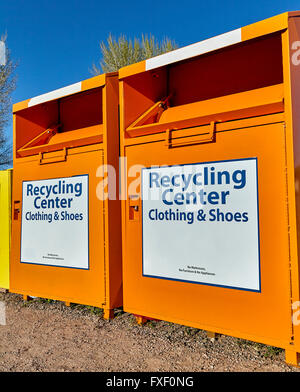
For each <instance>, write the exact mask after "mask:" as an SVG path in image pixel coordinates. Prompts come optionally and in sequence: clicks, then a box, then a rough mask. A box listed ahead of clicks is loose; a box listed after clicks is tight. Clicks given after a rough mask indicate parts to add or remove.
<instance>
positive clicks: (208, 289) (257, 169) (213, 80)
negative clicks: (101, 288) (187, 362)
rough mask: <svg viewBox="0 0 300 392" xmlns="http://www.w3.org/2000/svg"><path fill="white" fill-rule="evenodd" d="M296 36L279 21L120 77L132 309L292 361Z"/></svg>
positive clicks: (126, 279)
mask: <svg viewBox="0 0 300 392" xmlns="http://www.w3.org/2000/svg"><path fill="white" fill-rule="evenodd" d="M299 37H300V12H291V13H285V14H282V15H278V16H275V17H273V18H270V19H267V20H263V21H261V22H258V23H255V24H252V25H249V26H246V27H243V28H241V29H237V30H234V31H232V32H229V33H226V34H222V35H220V36H217V37H214V38H210V39H207V40H205V41H203V42H199V43H196V44H193V45H190V46H187V47H185V48H181V49H178V50H175V51H173V52H170V53H166V54H163V55H161V56H158V57H154V58H152V59H149V60H146V61H143V62H140V63H137V64H134V65H131V66H128V67H125V68H122V69H121V70H120V71H119V79H120V108H121V109H120V135H121V154H122V155H123V156H124V157H125V159H124V160H123V166H122V167H123V169H122V186H123V195H122V198H123V201H122V222H123V223H122V224H123V226H122V227H123V286H124V291H123V295H124V310H125V311H128V312H131V313H133V314H135V315H137V316H138V317H139V320H140V321H142V320H143V319H145V318H155V319H162V320H167V321H169V322H175V323H179V324H184V325H187V326H191V327H195V328H200V329H204V330H207V331H211V332H216V333H222V334H227V335H232V336H236V337H239V338H243V339H248V340H253V341H257V342H261V343H265V344H268V345H273V346H278V347H282V348H283V349H285V350H286V360H287V362H288V363H291V364H294V365H299V361H300V358H299V353H300V317H299V315H300V311H299V309H300V307H299V306H300V302H299V299H300V298H299V250H298V247H299V237H297V225H299V224H300V221H299V217H300V215H299V211H300V196H299V189H300V188H299V186H300V185H299V184H300V182H299V181H300V142H299V139H300V117H299V113H298V111H299V109H298V107H299V104H300V41H299ZM297 219H298V220H297ZM298 233H299V230H298ZM298 235H299V234H298Z"/></svg>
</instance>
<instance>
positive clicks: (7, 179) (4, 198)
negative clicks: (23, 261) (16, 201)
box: [0, 170, 12, 289]
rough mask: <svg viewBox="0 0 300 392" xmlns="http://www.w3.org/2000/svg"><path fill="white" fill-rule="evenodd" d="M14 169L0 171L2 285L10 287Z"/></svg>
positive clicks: (0, 268)
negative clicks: (12, 177)
mask: <svg viewBox="0 0 300 392" xmlns="http://www.w3.org/2000/svg"><path fill="white" fill-rule="evenodd" d="M11 176H12V170H3V171H0V287H1V288H4V289H9V254H10V251H9V249H10V227H11Z"/></svg>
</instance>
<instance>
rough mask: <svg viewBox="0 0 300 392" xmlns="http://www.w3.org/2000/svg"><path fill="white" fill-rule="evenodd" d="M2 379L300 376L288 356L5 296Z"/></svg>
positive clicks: (0, 330)
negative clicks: (22, 375)
mask: <svg viewBox="0 0 300 392" xmlns="http://www.w3.org/2000/svg"><path fill="white" fill-rule="evenodd" d="M0 301H5V303H6V315H7V325H6V326H0V371H9V372H11V371H15V372H23V371H35V372H47V371H59V372H69V371H100V372H101V371H197V372H199V371H210V372H211V371H248V372H251V371H263V372H266V371H280V372H291V371H293V372H296V371H299V370H298V369H296V368H293V367H291V366H287V365H286V364H285V362H284V352H283V351H282V350H280V349H276V348H274V347H269V346H265V345H262V344H257V343H252V342H249V341H245V340H242V339H236V338H232V337H228V336H223V335H222V336H220V337H219V338H218V339H216V340H213V341H212V340H211V339H209V338H207V336H206V333H205V331H201V330H197V329H194V328H188V327H183V326H180V325H177V324H172V323H167V322H164V321H158V322H154V321H151V322H148V323H147V324H145V325H143V326H139V325H137V324H136V322H135V319H134V317H133V316H132V315H130V314H128V313H124V312H122V311H121V310H120V311H118V312H117V315H116V318H115V319H114V320H112V321H106V320H103V318H102V311H101V310H100V309H98V308H93V307H87V306H81V305H72V306H71V307H69V308H68V307H66V306H65V305H64V304H63V303H62V302H58V301H49V300H43V299H38V298H37V299H34V300H32V301H29V302H24V301H23V299H22V297H21V296H20V295H15V294H4V293H0Z"/></svg>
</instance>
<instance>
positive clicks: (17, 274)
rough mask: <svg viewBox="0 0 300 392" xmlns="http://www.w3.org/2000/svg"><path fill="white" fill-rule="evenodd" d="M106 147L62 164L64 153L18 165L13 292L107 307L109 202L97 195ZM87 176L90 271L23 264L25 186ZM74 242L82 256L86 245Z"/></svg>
mask: <svg viewBox="0 0 300 392" xmlns="http://www.w3.org/2000/svg"><path fill="white" fill-rule="evenodd" d="M100 148H101V147H99V145H98V146H90V147H80V148H75V149H70V150H69V151H68V154H67V156H66V157H65V158H64V159H63V161H62V162H59V161H60V160H61V159H62V158H61V156H60V155H61V154H62V152H59V151H58V152H52V153H48V154H45V155H44V156H43V161H42V164H41V163H40V158H37V156H35V157H33V158H27V159H28V160H27V161H26V162H22V164H19V165H18V170H16V172H15V177H14V185H13V187H14V189H13V195H14V200H13V221H12V225H13V229H12V233H13V238H12V242H13V244H14V246H13V247H12V257H11V291H12V292H17V293H21V294H25V295H33V296H40V297H44V298H52V299H56V300H62V301H66V302H74V303H82V304H87V305H92V306H98V307H103V306H104V304H105V301H106V298H105V263H104V202H103V201H102V200H100V199H99V198H98V197H97V195H96V191H95V190H96V189H97V181H98V180H99V179H97V177H96V171H97V168H98V167H99V165H101V164H102V163H103V150H102V149H100ZM50 162H52V163H50ZM53 162H54V163H53ZM82 175H87V176H88V196H87V200H88V211H89V212H88V215H89V225H88V230H89V233H88V235H89V239H88V245H89V246H88V247H89V249H87V251H88V252H89V254H88V258H89V265H88V269H77V268H67V267H57V266H53V265H51V266H47V265H38V264H30V263H24V262H20V260H21V254H20V252H21V243H20V238H21V225H22V222H21V220H22V184H23V182H24V181H35V180H46V179H59V178H66V177H73V176H82ZM98 189H99V188H98ZM45 235H46V234H45ZM61 236H62V237H63V240H66V241H67V240H68V236H70V233H68V232H63V233H61ZM21 240H22V239H21ZM69 240H70V242H71V243H72V244H73V245H72V246H73V247H74V249H75V250H74V251H75V252H76V247H77V246H78V245H80V244H78V243H76V242H75V241H72V239H70V238H69ZM45 264H46V263H45Z"/></svg>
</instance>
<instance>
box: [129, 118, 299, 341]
mask: <svg viewBox="0 0 300 392" xmlns="http://www.w3.org/2000/svg"><path fill="white" fill-rule="evenodd" d="M247 121H248V120H243V122H244V124H245V125H244V127H243V128H242V127H241V128H239V129H236V128H237V126H236V125H234V126H233V127H232V128H231V129H230V126H229V125H228V126H227V129H226V130H225V128H224V130H222V131H217V132H216V135H215V139H214V140H213V141H212V142H209V140H206V142H205V143H202V144H201V143H200V141H198V143H197V141H196V138H194V139H193V142H191V143H189V140H188V139H187V138H181V139H180V143H179V139H177V140H176V139H174V140H171V141H170V139H169V137H167V139H166V140H162V138H161V137H160V138H159V137H158V139H157V141H153V142H148V143H145V144H142V143H141V144H136V145H129V146H126V147H125V155H126V157H127V167H128V168H131V167H132V166H133V165H136V164H141V165H144V166H145V167H150V166H163V165H184V164H191V163H199V162H214V161H226V160H240V159H245V158H256V159H257V187H258V202H259V204H258V211H259V238H260V251H259V253H260V283H261V290H260V292H259V291H257V292H253V291H246V290H239V289H232V288H228V287H214V286H209V285H203V284H195V283H188V282H184V281H174V280H166V279H159V278H155V277H146V276H143V271H142V263H143V253H142V252H143V250H142V241H143V238H142V237H143V230H142V229H143V228H142V221H143V220H142V203H141V200H140V199H139V200H138V201H134V200H135V199H134V198H135V196H138V197H139V196H140V193H141V188H138V190H137V192H136V195H135V194H134V192H133V191H132V189H134V187H133V185H134V181H135V182H136V177H130V176H129V175H128V174H127V183H128V196H129V199H128V200H127V201H126V202H125V215H124V216H125V232H126V233H125V241H124V246H125V252H124V254H125V255H124V263H123V282H124V283H123V284H124V309H125V310H126V311H128V312H131V313H134V314H138V315H142V316H148V317H153V318H157V319H163V320H167V321H170V322H176V323H180V324H184V325H189V326H193V327H196V328H201V329H205V330H211V331H215V332H220V333H225V334H229V335H232V336H237V337H242V338H245V339H249V340H255V341H261V342H264V343H267V344H272V345H276V346H279V347H287V346H288V345H289V344H290V341H291V336H292V332H293V331H292V328H293V327H292V323H291V310H290V309H291V297H290V293H291V287H290V269H289V238H288V234H287V233H288V218H287V208H288V205H287V193H286V192H287V184H286V156H285V152H286V149H285V125H284V123H283V122H278V123H270V124H266V123H265V124H264V125H263V124H260V121H261V120H260V119H259V118H257V119H251V120H249V122H248V123H247ZM264 122H266V120H264ZM253 123H254V124H255V123H256V124H257V125H255V126H253V125H251V124H253ZM228 124H229V123H228ZM231 124H234V122H232V123H231ZM234 128H235V129H234ZM176 132H180V131H174V137H175V135H176ZM152 140H154V139H152ZM191 140H192V139H190V141H191ZM204 141H205V140H203V142H204ZM194 143H195V144H194ZM175 144H177V146H175ZM193 144H194V145H193ZM170 147H171V148H170ZM275 157H276V159H275ZM139 174H141V170H140V171H139ZM133 207H135V208H134V209H133ZM137 210H138V211H137ZM157 224H159V222H158V223H157ZM182 230H186V231H187V233H188V230H189V229H188V225H186V226H184V228H183V229H182ZM224 230H226V226H224ZM182 234H183V232H182ZM213 240H214V239H212V241H213ZM234 240H235V239H234V238H232V239H231V240H230V241H229V243H228V246H229V247H234ZM161 241H168V245H169V246H170V247H172V246H174V245H175V242H174V241H175V240H172V239H170V238H168V236H167V235H166V236H165V235H163V236H162V238H161ZM199 242H200V243H201V238H199ZM213 247H218V243H216V242H213ZM157 248H158V249H157V251H158V252H159V243H158V244H157ZM220 262H221V260H220Z"/></svg>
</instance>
